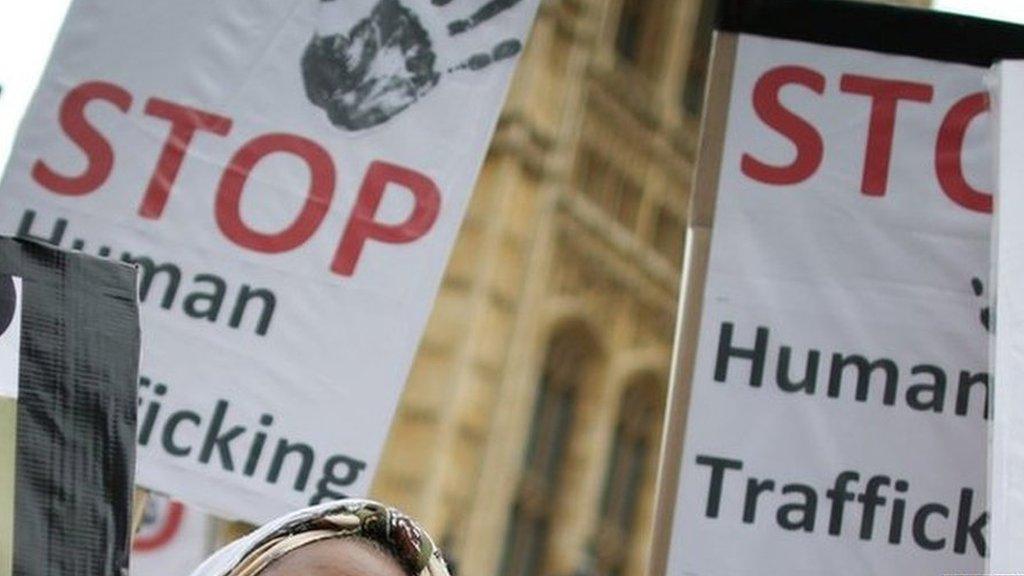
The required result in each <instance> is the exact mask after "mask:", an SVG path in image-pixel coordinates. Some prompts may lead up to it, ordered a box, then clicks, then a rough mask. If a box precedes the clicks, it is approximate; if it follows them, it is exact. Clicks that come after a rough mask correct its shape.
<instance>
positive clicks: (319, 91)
mask: <svg viewBox="0 0 1024 576" xmlns="http://www.w3.org/2000/svg"><path fill="white" fill-rule="evenodd" d="M471 1H473V2H475V3H476V4H478V5H479V4H480V2H481V0H471ZM320 2H321V7H323V6H325V5H332V6H333V7H337V8H342V9H345V8H348V10H340V11H339V10H334V11H332V12H330V14H333V15H334V16H335V17H336V19H337V20H339V21H338V22H329V23H322V24H328V25H330V26H331V29H332V30H334V32H329V33H326V34H325V33H321V32H318V33H317V34H315V35H314V36H313V38H312V39H311V40H310V42H309V45H308V46H307V47H306V51H305V53H304V54H303V56H302V77H303V80H304V82H305V86H306V95H307V96H308V97H309V100H310V101H311V102H312V103H313V104H315V105H316V106H318V107H320V108H323V109H324V110H325V111H326V112H327V117H328V118H329V119H330V121H331V123H332V124H334V125H335V126H337V127H339V128H343V129H345V130H351V131H356V130H364V129H366V128H372V127H374V126H379V125H380V124H383V123H385V122H387V121H388V120H390V119H391V118H394V117H395V116H397V115H398V114H400V113H401V112H402V111H404V110H405V109H407V108H408V107H409V106H412V105H413V104H415V103H416V102H417V101H418V100H419V99H420V98H422V97H423V96H425V95H426V94H427V93H428V92H430V91H431V90H433V89H434V87H436V86H437V85H438V83H440V81H441V78H442V76H443V75H444V74H449V73H454V72H458V71H463V70H466V71H471V72H473V71H477V70H481V69H483V68H486V67H488V66H490V65H491V64H493V63H495V62H500V61H502V60H508V59H510V58H512V57H514V56H516V55H517V54H519V53H520V52H521V51H522V48H523V45H522V42H521V41H520V40H519V39H518V38H509V39H505V40H503V41H501V42H499V43H498V44H496V45H494V46H493V47H491V48H490V49H488V50H487V51H483V52H477V53H474V54H471V55H469V56H468V57H465V58H462V57H458V56H456V57H454V58H453V57H452V55H450V54H441V55H438V54H437V53H435V47H434V42H433V41H432V39H431V37H430V33H429V32H428V31H427V29H426V28H424V26H423V25H422V24H421V22H420V17H419V16H418V14H417V12H416V10H413V9H410V8H408V7H407V6H405V5H403V4H402V1H401V0H374V1H373V2H371V4H372V6H367V2H365V1H362V2H353V1H352V0H320ZM407 2H408V3H410V4H411V5H413V6H417V10H443V11H445V12H447V11H454V10H457V9H459V8H464V7H465V5H466V4H467V1H466V0H431V4H432V6H426V0H407ZM521 2H522V0H488V1H485V2H483V5H482V6H480V7H479V8H478V9H477V10H476V11H475V12H472V13H470V14H469V15H468V16H465V17H463V18H458V19H455V20H453V21H451V22H450V23H449V24H448V27H447V32H448V34H449V36H452V37H454V36H458V35H461V34H466V33H470V32H472V31H473V30H474V29H476V27H477V26H479V25H480V24H483V23H485V22H487V21H489V20H491V19H493V18H496V17H498V16H500V15H501V14H502V13H504V12H506V11H507V10H510V9H512V8H514V7H516V6H517V5H518V4H520V3H521ZM361 6H364V7H362V8H361ZM367 9H369V13H368V14H367V13H366V10H367ZM360 11H362V13H360ZM324 13H325V14H326V13H327V12H324ZM439 61H441V63H440V64H439Z"/></svg>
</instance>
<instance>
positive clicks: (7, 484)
mask: <svg viewBox="0 0 1024 576" xmlns="http://www.w3.org/2000/svg"><path fill="white" fill-rule="evenodd" d="M17 417H18V401H17V400H16V399H15V398H7V397H4V396H0V576H11V575H12V574H14V485H15V471H14V457H15V454H16V452H17V445H18V444H17V442H16V439H17V436H16V435H17V432H18V423H17V422H18V421H17Z"/></svg>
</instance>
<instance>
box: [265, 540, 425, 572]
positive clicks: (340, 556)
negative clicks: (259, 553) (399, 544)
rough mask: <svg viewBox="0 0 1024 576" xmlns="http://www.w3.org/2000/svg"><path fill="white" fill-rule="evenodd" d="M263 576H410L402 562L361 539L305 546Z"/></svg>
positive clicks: (277, 563)
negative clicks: (407, 574)
mask: <svg viewBox="0 0 1024 576" xmlns="http://www.w3.org/2000/svg"><path fill="white" fill-rule="evenodd" d="M260 576H406V574H405V572H404V571H403V570H402V568H401V567H400V566H399V565H398V563H397V562H396V561H395V560H393V559H391V558H388V557H387V556H385V555H384V554H382V553H381V552H379V551H377V550H374V549H373V547H372V546H371V545H370V544H369V543H366V542H362V541H360V540H359V539H351V538H340V539H336V540H325V541H322V542H317V543H315V544H310V545H308V546H304V547H302V548H299V549H298V550H295V551H294V552H291V553H289V554H286V555H285V556H284V557H282V558H281V559H279V560H277V561H275V562H274V563H273V564H271V565H270V566H268V567H267V568H266V570H264V571H263V572H262V573H261V574H260Z"/></svg>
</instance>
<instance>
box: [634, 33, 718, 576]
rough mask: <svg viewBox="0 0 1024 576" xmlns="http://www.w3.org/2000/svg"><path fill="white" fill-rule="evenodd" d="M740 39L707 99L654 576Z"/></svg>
mask: <svg viewBox="0 0 1024 576" xmlns="http://www.w3.org/2000/svg"><path fill="white" fill-rule="evenodd" d="M736 41H737V37H736V35H735V34H731V33H723V32H717V33H716V35H715V44H714V47H713V50H712V55H711V66H710V74H709V75H708V86H707V90H706V93H705V98H704V105H705V113H704V120H703V124H702V126H701V134H700V149H699V151H698V154H697V168H696V173H695V175H694V182H693V192H692V196H691V199H690V210H689V221H688V223H687V231H686V258H685V262H684V270H683V281H682V287H681V297H680V304H679V315H678V318H677V321H676V335H675V347H674V352H673V356H672V373H671V376H670V382H669V399H668V410H666V412H665V425H664V431H663V434H662V445H661V459H660V462H661V464H660V466H659V469H658V486H657V505H656V506H655V517H654V540H653V543H652V545H651V559H650V564H649V568H648V574H649V576H664V575H665V571H666V567H667V565H668V554H669V549H670V548H671V543H672V524H673V518H674V516H675V505H676V497H677V490H678V487H679V473H680V469H681V466H682V452H683V439H684V436H685V433H686V416H687V412H688V410H689V405H690V390H691V383H692V381H693V368H694V364H695V361H696V357H697V339H698V335H699V333H700V320H701V312H702V311H703V309H704V283H705V279H706V277H707V266H708V259H709V257H710V253H711V232H712V228H713V225H714V219H715V198H716V195H717V190H718V177H719V172H720V168H721V163H722V150H723V147H724V145H725V128H726V126H725V124H726V119H727V118H728V116H729V94H730V92H731V89H732V76H733V67H734V64H735V61H736Z"/></svg>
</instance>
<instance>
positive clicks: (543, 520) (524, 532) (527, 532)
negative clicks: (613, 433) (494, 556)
mask: <svg viewBox="0 0 1024 576" xmlns="http://www.w3.org/2000/svg"><path fill="white" fill-rule="evenodd" d="M579 332H580V331H578V330H566V331H563V332H560V333H558V334H557V335H556V336H555V337H554V338H552V340H551V343H550V345H549V346H548V351H547V356H546V359H545V361H544V367H543V371H542V372H541V378H540V383H539V391H538V395H537V400H536V403H535V405H534V410H533V417H532V419H531V422H530V436H529V441H528V444H527V446H526V456H525V460H524V466H523V473H522V476H521V478H520V482H519V491H518V494H517V495H516V500H515V502H514V503H513V508H512V515H511V517H510V520H509V524H508V529H507V532H506V537H505V543H504V545H505V549H504V554H503V558H502V568H501V572H500V573H501V574H502V575H503V576H539V575H540V574H541V571H542V570H543V569H544V566H543V563H544V560H545V556H546V554H547V548H548V537H549V534H550V532H551V528H552V521H553V515H554V510H555V508H556V502H557V500H558V497H559V491H560V480H561V476H562V468H563V463H564V462H565V454H566V451H567V450H568V448H569V440H570V438H571V436H572V428H573V424H574V420H575V416H576V404H577V400H578V396H579V392H580V385H581V383H582V380H583V378H584V376H585V374H586V373H587V372H588V368H589V367H590V366H591V365H592V363H593V360H594V359H595V356H596V350H595V346H593V345H592V343H591V341H590V340H589V338H586V337H585V335H581V334H580V333H579Z"/></svg>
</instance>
